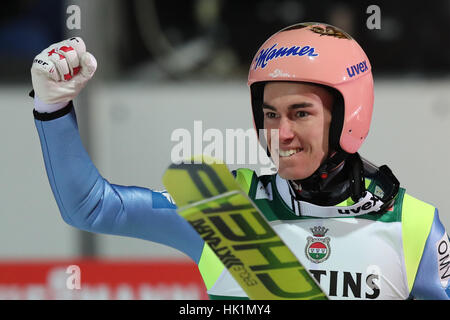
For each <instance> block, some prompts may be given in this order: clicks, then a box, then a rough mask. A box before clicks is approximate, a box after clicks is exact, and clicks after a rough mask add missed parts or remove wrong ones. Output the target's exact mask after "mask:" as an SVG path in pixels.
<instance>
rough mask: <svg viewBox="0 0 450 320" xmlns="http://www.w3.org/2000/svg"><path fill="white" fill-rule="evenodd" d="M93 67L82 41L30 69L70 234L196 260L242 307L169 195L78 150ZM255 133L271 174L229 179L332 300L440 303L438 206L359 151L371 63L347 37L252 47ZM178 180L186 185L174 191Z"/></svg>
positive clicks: (304, 28)
mask: <svg viewBox="0 0 450 320" xmlns="http://www.w3.org/2000/svg"><path fill="white" fill-rule="evenodd" d="M95 69H96V61H95V59H94V57H93V56H92V55H91V54H89V53H87V52H86V48H85V45H84V43H83V41H82V40H81V39H80V38H71V39H69V40H67V41H64V42H62V43H58V44H55V45H53V46H51V47H49V48H48V49H46V50H44V51H43V52H42V53H41V54H39V55H38V56H37V57H36V58H35V60H34V63H33V66H32V70H31V73H32V80H33V88H34V93H35V95H34V99H35V104H34V106H35V110H34V116H35V123H36V127H37V130H38V133H39V137H40V141H41V146H42V151H43V156H44V161H45V166H46V170H47V174H48V178H49V181H50V185H51V188H52V191H53V194H54V196H55V199H56V201H57V203H58V207H59V209H60V212H61V215H62V217H63V219H64V220H65V221H66V222H67V223H68V224H70V225H72V226H75V227H77V228H80V229H83V230H87V231H91V232H98V233H108V234H116V235H123V236H130V237H136V238H141V239H146V240H149V241H155V242H159V243H162V244H165V245H168V246H171V247H174V248H176V249H178V250H180V251H181V252H184V253H185V254H187V255H188V256H189V257H191V258H192V260H193V261H195V262H196V263H197V264H198V267H199V270H200V273H201V274H202V277H203V279H204V281H205V284H206V287H207V289H208V294H209V295H210V297H211V298H224V297H225V298H230V299H231V298H236V299H239V298H242V299H245V298H247V296H246V294H245V292H244V291H243V290H242V289H241V288H240V286H239V285H238V284H237V283H236V281H234V279H233V278H232V277H231V275H230V274H229V273H228V271H227V270H226V269H225V268H224V266H223V264H221V263H220V261H219V260H218V259H217V257H216V256H215V255H214V254H213V253H212V251H211V250H210V249H209V247H208V246H205V243H204V242H203V240H202V239H201V238H200V237H199V236H198V234H197V233H196V232H195V231H194V230H193V229H192V228H191V227H190V225H189V224H188V223H187V222H186V221H185V220H183V219H182V218H181V217H179V216H178V215H177V213H176V211H175V209H176V206H175V205H174V204H173V203H172V202H171V201H170V200H169V198H170V197H166V195H165V194H163V193H160V192H154V191H151V190H148V189H145V188H139V187H124V186H118V185H114V184H110V183H109V182H108V181H106V180H105V179H104V178H103V177H101V176H100V174H99V173H98V171H97V169H96V168H95V167H94V165H93V164H92V162H91V160H90V159H89V156H88V155H87V153H86V151H85V150H84V148H83V146H82V143H81V140H80V137H79V134H78V129H77V123H76V118H75V113H74V109H73V105H72V100H73V99H74V98H75V97H76V96H77V94H78V93H79V92H80V90H81V89H82V88H83V87H84V85H85V84H86V83H87V81H88V80H89V79H90V78H91V77H92V76H93V74H94V72H95ZM248 83H249V87H250V92H251V100H252V110H253V117H254V124H255V129H260V128H265V129H268V130H269V131H272V130H276V131H277V132H278V137H279V138H278V139H279V141H278V143H277V144H274V145H279V147H278V148H274V149H272V148H271V147H270V146H271V145H272V144H271V141H270V139H271V138H270V137H271V135H270V134H268V140H269V141H268V146H269V148H268V150H267V152H268V154H269V155H271V156H272V157H277V158H278V159H279V170H278V173H277V174H274V175H268V176H260V177H258V176H257V175H256V174H255V173H254V172H253V171H251V170H249V169H239V170H237V171H235V172H234V175H235V177H236V180H237V181H238V182H239V184H240V185H241V187H242V188H243V189H244V191H246V192H247V193H248V195H249V197H250V198H251V199H253V201H254V202H255V204H256V205H258V206H259V208H261V211H262V212H263V213H264V214H265V215H266V218H267V219H268V220H269V221H270V222H271V224H272V226H273V227H274V228H275V229H276V230H277V232H278V233H279V235H280V236H281V238H282V239H283V240H284V241H285V242H286V244H287V245H288V246H289V247H290V248H291V250H292V251H293V252H294V254H295V255H296V256H297V258H298V259H299V260H300V261H301V262H302V263H303V264H304V265H305V267H306V268H307V269H309V270H310V271H311V274H312V275H313V276H314V277H315V278H316V279H317V281H318V282H319V283H320V284H321V286H322V288H323V289H324V290H325V292H326V293H327V295H328V296H329V297H330V298H332V299H333V298H336V299H408V298H414V299H448V297H449V295H450V289H449V278H450V270H449V267H450V263H449V262H450V258H449V252H450V249H449V248H448V246H449V240H448V236H447V233H446V231H445V229H444V227H443V225H442V224H441V222H440V221H439V217H438V212H437V209H436V208H434V207H433V206H431V205H429V204H427V203H425V202H422V201H420V200H417V199H415V198H413V197H411V196H410V195H408V194H407V193H406V192H405V189H403V188H400V187H399V182H398V181H397V179H396V178H395V176H394V175H393V174H392V172H391V171H390V169H389V168H387V167H386V166H382V167H380V168H377V167H375V166H373V165H371V164H370V163H369V162H368V161H366V160H364V159H362V158H361V157H360V156H359V155H358V153H357V151H358V149H359V148H360V146H361V144H362V143H363V142H364V140H365V138H366V136H367V134H368V131H369V127H370V121H371V116H372V109H373V80H372V74H371V66H370V63H369V60H368V58H367V56H366V55H365V53H364V51H363V50H362V49H361V48H360V46H359V45H358V44H357V43H356V41H355V40H353V39H352V38H351V37H350V36H349V35H348V34H346V33H345V32H344V31H342V30H340V29H338V28H336V27H333V26H330V25H326V24H320V23H302V24H297V25H294V26H291V27H288V28H286V29H283V30H281V31H279V32H277V33H276V34H274V35H273V36H272V37H270V38H269V39H268V40H267V41H266V42H265V43H264V44H263V45H262V47H261V48H260V49H259V50H258V52H257V54H256V56H255V58H254V60H253V62H252V65H251V67H250V71H249V82H248ZM180 183H182V182H180Z"/></svg>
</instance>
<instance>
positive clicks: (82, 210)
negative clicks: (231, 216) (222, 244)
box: [32, 40, 203, 263]
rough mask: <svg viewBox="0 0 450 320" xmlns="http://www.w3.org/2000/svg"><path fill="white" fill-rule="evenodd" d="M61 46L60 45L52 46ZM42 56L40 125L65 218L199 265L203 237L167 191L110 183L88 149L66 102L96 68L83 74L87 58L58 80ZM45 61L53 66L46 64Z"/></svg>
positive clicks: (37, 74) (36, 81)
mask: <svg viewBox="0 0 450 320" xmlns="http://www.w3.org/2000/svg"><path fill="white" fill-rule="evenodd" d="M77 41H79V40H77ZM83 45H84V44H83ZM55 47H56V48H57V47H58V46H57V45H56V46H55V45H54V46H52V47H51V48H52V49H54V48H55ZM66 47H67V45H66ZM44 51H45V50H44ZM38 57H40V58H39V59H35V63H34V64H33V68H34V69H33V68H32V76H33V88H34V89H35V92H36V94H37V95H36V97H35V110H34V116H35V124H36V128H37V131H38V134H39V138H40V142H41V147H42V153H43V158H44V162H45V167H46V170H47V176H48V179H49V182H50V186H51V188H52V192H53V194H54V196H55V200H56V202H57V204H58V207H59V210H60V213H61V216H62V218H63V219H64V221H65V222H67V223H68V224H70V225H72V226H74V227H76V228H79V229H82V230H86V231H91V232H97V233H107V234H114V235H122V236H129V237H135V238H140V239H145V240H149V241H154V242H158V243H162V244H165V245H168V246H171V247H173V248H175V249H178V250H180V251H182V252H184V253H185V254H187V255H188V256H189V257H191V258H192V259H193V260H194V261H195V262H196V263H197V262H198V260H199V258H200V254H201V251H202V249H203V240H202V239H201V238H200V236H198V234H197V233H196V232H195V231H194V230H193V229H192V228H191V226H190V225H189V224H188V223H187V222H186V221H185V220H184V219H182V218H181V217H180V216H178V214H177V213H176V211H175V209H176V207H175V206H174V205H173V204H172V203H171V202H170V201H169V200H168V199H167V198H166V197H164V195H163V194H162V193H159V192H153V191H151V190H149V189H145V188H139V187H125V186H118V185H114V184H110V183H109V182H108V181H106V180H105V179H104V178H103V177H102V176H101V175H100V174H99V172H98V170H97V169H96V168H95V166H94V164H93V163H92V161H91V160H90V158H89V156H88V154H87V152H86V150H85V149H84V147H83V145H82V142H81V139H80V136H79V132H78V126H77V121H76V116H75V111H74V109H73V105H72V102H69V101H70V100H69V101H65V100H67V99H68V98H70V99H73V98H74V97H75V96H76V95H77V94H78V92H79V90H81V88H82V87H83V86H84V84H85V83H86V82H87V80H89V79H90V77H91V76H92V74H93V72H90V74H89V77H87V76H86V73H84V74H83V71H85V70H86V69H87V68H86V66H83V61H82V58H81V59H79V60H80V65H81V70H80V72H79V73H78V74H76V73H75V70H76V67H77V66H76V65H75V66H71V67H70V68H67V67H66V72H68V70H69V69H70V70H73V71H74V72H72V71H70V76H67V75H66V74H64V71H62V72H61V71H60V70H59V69H58V68H57V69H58V74H59V75H61V74H63V75H64V77H62V76H59V78H56V76H58V74H57V75H56V76H55V74H54V73H55V65H56V64H55V65H54V64H52V61H50V60H48V59H47V54H46V53H45V52H43V54H41V55H40V56H38ZM56 58H58V59H59V57H58V56H57V57H56ZM86 59H88V58H86ZM67 60H69V59H67ZM39 61H40V62H39ZM42 61H45V62H46V63H48V64H47V65H43V64H42ZM77 61H78V60H77ZM59 62H60V61H59V60H58V63H59ZM44 67H45V68H46V69H45V68H44ZM56 67H57V65H56ZM36 69H37V70H36ZM83 69H84V70H83ZM52 70H53V74H51V77H50V76H49V74H50V73H51V72H52ZM94 71H95V68H94ZM72 76H73V79H72ZM81 77H84V78H81ZM63 78H64V79H66V80H61V79H63ZM58 79H59V80H58ZM44 81H46V82H45V83H44ZM71 81H72V82H71ZM43 83H44V84H43ZM59 84H61V86H59ZM43 96H44V97H45V98H44V99H42V98H41V97H43Z"/></svg>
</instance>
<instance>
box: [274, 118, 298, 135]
mask: <svg viewBox="0 0 450 320" xmlns="http://www.w3.org/2000/svg"><path fill="white" fill-rule="evenodd" d="M278 134H279V138H280V141H289V140H292V139H293V138H294V131H293V130H292V121H291V120H289V119H287V118H282V119H281V120H280V127H279V133H278Z"/></svg>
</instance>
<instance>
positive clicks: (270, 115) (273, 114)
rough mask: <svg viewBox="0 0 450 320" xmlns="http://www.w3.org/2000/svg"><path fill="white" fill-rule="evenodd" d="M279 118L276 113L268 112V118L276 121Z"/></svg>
mask: <svg viewBox="0 0 450 320" xmlns="http://www.w3.org/2000/svg"><path fill="white" fill-rule="evenodd" d="M276 117H277V114H276V113H275V112H266V118H269V119H274V118H276Z"/></svg>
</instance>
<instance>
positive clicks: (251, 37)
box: [0, 0, 450, 299]
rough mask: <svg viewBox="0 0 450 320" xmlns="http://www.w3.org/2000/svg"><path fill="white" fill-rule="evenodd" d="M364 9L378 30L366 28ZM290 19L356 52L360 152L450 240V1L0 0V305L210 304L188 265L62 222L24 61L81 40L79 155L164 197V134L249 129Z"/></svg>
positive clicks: (161, 250) (170, 254)
mask: <svg viewBox="0 0 450 320" xmlns="http://www.w3.org/2000/svg"><path fill="white" fill-rule="evenodd" d="M374 4H375V5H377V6H378V7H379V9H380V25H379V26H380V28H379V29H370V28H368V25H367V21H368V19H370V17H371V15H372V13H373V12H369V13H368V12H367V8H368V7H369V6H370V5H374ZM73 6H75V7H73ZM77 12H79V19H78V20H77V17H76V16H74V14H75V15H76V14H77ZM301 21H322V22H327V23H329V24H332V25H336V26H338V27H341V28H343V29H344V30H346V31H347V32H348V33H349V34H351V35H352V36H353V37H354V38H355V39H356V40H357V41H358V42H359V43H360V44H361V46H362V47H363V49H364V50H365V51H366V53H367V55H368V57H369V59H370V60H371V64H372V68H373V73H374V77H375V109H374V115H373V122H372V127H371V132H370V134H369V137H368V139H367V141H366V143H365V144H364V146H363V148H362V149H361V152H360V154H361V155H362V156H363V157H365V158H368V159H370V160H371V161H372V162H374V163H375V164H377V165H382V164H387V165H389V167H390V168H391V169H392V170H393V172H394V173H395V174H396V176H397V177H398V178H399V180H400V181H401V183H402V185H403V186H404V187H406V188H407V190H408V192H409V193H410V194H411V195H413V196H415V197H417V198H419V199H422V200H424V201H426V202H429V203H431V204H433V205H435V206H436V207H438V208H439V209H440V216H441V220H442V221H443V223H444V225H445V226H446V227H447V228H449V227H450V203H449V201H448V196H447V181H448V179H449V178H450V173H448V170H447V168H448V163H449V162H450V161H449V160H450V151H449V148H448V146H447V141H448V138H449V137H450V132H449V128H450V92H449V88H450V86H449V85H450V78H449V75H450V41H448V38H449V37H448V34H447V32H448V30H450V2H449V1H446V0H436V1H433V2H432V5H431V3H430V5H427V4H425V3H424V2H413V3H411V2H400V1H378V2H372V1H360V0H358V1H356V0H355V1H326V0H323V1H299V0H259V1H225V0H185V1H169V0H133V1H120V0H95V1H88V0H84V1H58V0H41V1H31V0H29V1H27V0H16V1H7V2H4V3H2V9H1V12H0V70H1V72H0V97H1V99H0V104H1V111H2V116H1V117H0V142H1V151H0V152H1V159H2V160H1V161H2V165H1V166H0V181H1V182H0V199H1V200H2V207H1V209H0V211H1V223H0V299H55V298H56V299H85V298H88V299H89V298H91V299H92V298H93V299H206V296H205V294H204V288H203V287H202V286H203V285H202V283H201V279H200V276H199V274H198V271H197V269H196V266H195V265H194V264H193V263H192V262H191V261H190V260H189V259H188V258H187V257H186V256H185V255H183V254H181V253H179V252H177V251H175V250H173V249H171V248H168V247H166V246H162V245H158V244H155V243H151V242H146V241H143V240H137V239H131V238H123V237H118V236H108V235H94V234H90V233H86V232H83V231H79V230H75V229H74V228H72V227H70V226H68V225H66V224H65V223H64V222H63V220H62V219H61V217H60V215H59V211H58V208H57V206H56V202H55V201H54V199H53V195H52V193H51V190H50V186H49V183H48V180H47V176H46V174H45V168H44V164H43V159H42V155H41V150H40V144H39V139H38V135H37V132H36V130H35V127H34V121H33V116H32V108H33V102H32V99H31V98H29V97H28V92H29V91H30V90H31V77H30V71H29V70H30V67H31V62H32V59H33V57H34V56H35V55H37V54H38V53H39V52H40V51H42V50H43V49H45V48H46V47H48V46H49V45H50V44H51V43H54V42H59V41H61V40H63V39H65V38H68V37H71V36H81V37H82V38H83V39H84V41H85V42H86V45H87V48H88V51H90V52H91V53H92V54H94V56H95V57H96V58H97V61H98V69H97V72H96V75H95V77H94V79H93V80H92V81H91V82H90V83H89V85H88V86H87V87H86V88H85V90H84V91H83V93H82V94H81V95H80V96H79V97H78V98H77V100H76V101H75V106H76V111H77V117H78V122H79V126H80V132H81V136H82V139H83V143H84V145H85V147H86V149H87V150H88V152H89V154H90V156H91V158H92V160H93V161H94V163H95V164H96V166H97V168H98V169H99V171H100V173H101V174H102V175H103V176H104V177H105V178H106V179H108V180H109V181H110V182H113V183H115V184H122V185H136V186H143V187H149V188H152V189H156V190H162V189H163V186H162V183H161V177H162V173H163V172H164V170H165V169H166V168H167V166H168V165H169V163H170V156H171V148H172V147H173V146H174V144H175V143H174V142H173V141H171V133H172V132H173V131H174V130H175V129H177V128H185V129H187V130H189V131H192V130H193V127H194V121H195V120H202V121H203V122H202V124H203V130H206V129H207V128H217V129H219V130H222V131H223V132H225V129H227V128H231V129H233V128H236V129H237V128H242V129H244V130H247V129H249V128H252V120H251V111H250V98H249V93H248V89H247V86H246V81H247V71H248V68H249V64H250V62H251V59H252V58H253V55H254V54H255V52H256V50H257V49H258V47H259V46H260V45H261V44H262V42H263V41H264V40H266V39H267V37H269V36H270V35H271V34H273V33H274V32H275V31H277V30H279V29H281V28H283V27H285V26H287V25H290V24H294V23H297V22H301ZM242 166H247V165H245V164H236V163H235V164H231V165H230V167H231V168H232V169H234V168H236V167H242ZM247 167H248V166H247ZM249 167H252V166H249ZM255 168H256V169H257V166H256V167H255ZM69 265H77V266H80V269H81V272H82V285H83V283H84V284H85V285H84V286H83V288H82V290H75V291H74V290H72V291H70V290H68V289H67V288H66V285H65V283H66V280H67V277H68V276H69V275H70V273H67V266H69ZM164 274H165V276H164ZM174 275H178V276H174Z"/></svg>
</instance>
